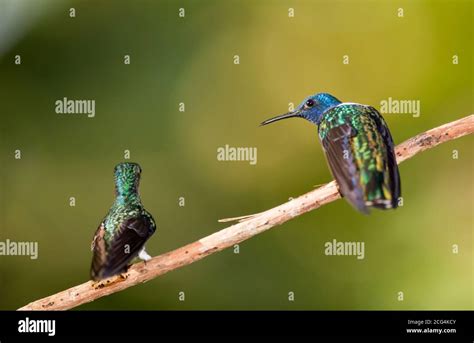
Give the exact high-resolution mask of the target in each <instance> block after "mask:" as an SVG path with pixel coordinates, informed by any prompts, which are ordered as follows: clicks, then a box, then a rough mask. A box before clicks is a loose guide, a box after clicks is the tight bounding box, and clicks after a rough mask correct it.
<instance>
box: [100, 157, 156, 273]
mask: <svg viewBox="0 0 474 343" xmlns="http://www.w3.org/2000/svg"><path fill="white" fill-rule="evenodd" d="M141 173H142V169H141V168H140V166H139V165H138V164H137V163H119V164H117V165H116V166H115V169H114V177H115V202H114V203H113V205H112V207H111V208H110V210H109V213H108V214H107V215H106V216H105V218H104V219H103V220H102V222H101V223H100V225H99V227H98V228H97V231H96V233H95V235H94V238H93V240H92V244H91V250H92V251H93V257H92V265H91V278H92V280H95V281H97V280H101V279H105V278H108V277H111V276H114V275H117V274H121V273H124V272H126V270H127V268H128V266H129V263H130V262H131V261H132V260H133V259H135V258H136V257H138V258H140V259H142V260H144V261H145V262H146V261H148V260H149V259H151V256H150V255H148V254H147V252H146V251H145V242H146V241H147V240H148V239H149V238H150V237H151V235H153V233H154V232H155V230H156V224H155V221H154V219H153V217H152V215H151V214H150V213H148V212H147V211H146V210H145V208H144V207H143V205H142V202H141V200H140V195H139V193H138V185H139V182H140V175H141Z"/></svg>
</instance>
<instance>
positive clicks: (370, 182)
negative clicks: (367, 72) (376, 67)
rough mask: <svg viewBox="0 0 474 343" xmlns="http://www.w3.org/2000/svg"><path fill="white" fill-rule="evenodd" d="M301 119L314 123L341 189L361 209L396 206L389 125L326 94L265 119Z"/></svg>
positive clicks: (397, 178) (397, 177)
mask: <svg viewBox="0 0 474 343" xmlns="http://www.w3.org/2000/svg"><path fill="white" fill-rule="evenodd" d="M293 117H298V118H304V119H306V120H308V121H310V122H312V123H313V124H316V125H317V126H318V135H319V139H320V141H321V143H322V145H323V149H324V152H325V153H326V158H327V161H328V164H329V168H330V169H331V172H332V175H333V176H334V178H335V179H336V181H337V184H338V187H339V192H340V193H341V195H342V196H344V197H345V198H346V199H347V201H349V203H350V204H351V205H352V206H353V207H354V208H356V209H357V210H359V211H360V212H362V213H364V214H368V213H369V210H368V207H376V208H380V209H389V208H396V207H397V206H398V198H399V197H400V175H399V173H398V166H397V162H396V159H395V152H394V144H393V140H392V136H391V134H390V131H389V130H388V127H387V124H386V123H385V121H384V119H383V118H382V116H381V115H380V113H379V112H378V111H377V110H376V109H375V108H373V107H371V106H367V105H361V104H356V103H347V102H345V103H343V102H341V101H339V100H338V99H336V98H335V97H334V96H332V95H330V94H327V93H318V94H315V95H313V96H310V97H308V98H306V99H305V100H304V101H303V102H302V103H301V104H300V105H299V106H298V108H297V109H296V110H294V111H293V112H289V113H287V114H283V115H280V116H277V117H274V118H271V119H268V120H265V121H264V122H263V123H262V124H261V125H267V124H270V123H273V122H275V121H278V120H281V119H286V118H293Z"/></svg>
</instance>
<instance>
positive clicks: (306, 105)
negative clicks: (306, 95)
mask: <svg viewBox="0 0 474 343" xmlns="http://www.w3.org/2000/svg"><path fill="white" fill-rule="evenodd" d="M304 105H305V107H306V108H310V107H313V106H314V100H313V99H308V101H306V103H305V104H304Z"/></svg>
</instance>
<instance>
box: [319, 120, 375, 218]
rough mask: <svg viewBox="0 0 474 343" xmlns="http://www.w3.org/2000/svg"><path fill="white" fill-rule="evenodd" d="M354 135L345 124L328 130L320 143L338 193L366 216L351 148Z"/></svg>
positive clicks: (353, 130)
mask: <svg viewBox="0 0 474 343" xmlns="http://www.w3.org/2000/svg"><path fill="white" fill-rule="evenodd" d="M356 135H357V131H356V130H355V129H354V128H353V127H352V126H351V125H350V124H349V123H345V124H342V125H339V126H336V127H333V128H331V129H329V130H328V131H327V132H326V134H325V136H324V137H323V138H322V140H321V142H322V144H323V148H324V151H325V152H326V158H327V161H328V164H329V167H330V169H331V172H332V174H333V176H334V178H335V179H336V181H337V183H338V186H339V191H340V192H341V194H342V195H343V196H344V197H345V198H346V199H347V200H348V201H349V203H350V204H351V205H352V206H354V208H356V209H357V210H359V211H360V212H362V213H366V214H367V213H368V210H367V207H366V205H365V199H364V193H363V188H362V187H361V185H360V183H359V171H358V169H357V164H356V161H355V157H354V154H353V148H352V138H353V137H354V136H356Z"/></svg>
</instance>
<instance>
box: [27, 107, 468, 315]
mask: <svg viewBox="0 0 474 343" xmlns="http://www.w3.org/2000/svg"><path fill="white" fill-rule="evenodd" d="M473 132H474V115H472V114H471V115H469V116H467V117H465V118H462V119H459V120H456V121H453V122H450V123H448V124H445V125H442V126H439V127H437V128H434V129H431V130H429V131H426V132H423V133H420V134H419V135H417V136H415V137H413V138H410V139H408V140H407V141H405V142H403V143H401V144H400V145H398V146H397V147H396V155H397V162H398V163H401V162H403V161H405V160H407V159H409V158H411V157H413V156H414V155H416V154H418V153H420V152H422V151H425V150H427V149H430V148H433V147H435V146H437V145H439V144H441V143H444V142H447V141H450V140H453V139H456V138H459V137H462V136H465V135H469V134H471V133H473ZM339 198H340V195H339V193H338V190H337V187H336V182H335V181H331V182H329V183H327V184H325V185H323V186H321V187H319V188H317V189H314V190H312V191H310V192H308V193H306V194H303V195H301V196H299V197H298V198H295V199H293V200H291V201H288V202H286V203H284V204H282V205H279V206H276V207H274V208H272V209H269V210H267V211H264V212H261V213H257V214H255V215H250V216H244V217H238V218H235V219H236V220H238V219H240V220H241V222H239V223H237V224H235V225H232V226H230V227H227V228H225V229H222V230H220V231H218V232H216V233H214V234H212V235H210V236H207V237H204V238H202V239H200V240H198V241H196V242H193V243H191V244H188V245H186V246H183V247H181V248H178V249H176V250H173V251H170V252H168V253H165V254H162V255H160V256H156V257H154V258H152V259H151V260H150V261H148V262H147V263H146V264H144V263H143V262H141V263H137V264H134V265H133V266H132V267H130V268H129V270H128V271H127V273H126V274H125V275H124V276H120V277H115V278H110V279H107V280H103V281H101V282H100V283H94V282H92V281H88V282H85V283H83V284H81V285H78V286H74V287H71V288H69V289H66V290H64V291H62V292H59V293H56V294H53V295H51V296H48V297H46V298H43V299H39V300H36V301H34V302H32V303H30V304H28V305H26V306H23V307H22V308H20V309H19V310H67V309H70V308H73V307H76V306H79V305H81V304H85V303H88V302H91V301H93V300H95V299H98V298H101V297H104V296H107V295H109V294H112V293H116V292H120V291H122V290H124V289H126V288H129V287H132V286H135V285H137V284H139V283H142V282H146V281H149V280H152V279H154V278H155V277H157V276H159V275H162V274H165V273H167V272H169V271H172V270H175V269H178V268H181V267H183V266H186V265H188V264H191V263H193V262H196V261H198V260H200V259H202V258H204V257H206V256H208V255H211V254H213V253H216V252H218V251H221V250H223V249H225V248H228V247H230V246H233V245H234V244H237V243H240V242H242V241H245V240H246V239H249V238H251V237H253V236H255V235H258V234H259V233H262V232H264V231H266V230H268V229H270V228H272V227H275V226H277V225H280V224H283V223H285V222H286V221H288V220H290V219H292V218H294V217H296V216H299V215H302V214H303V213H306V212H309V211H312V210H314V209H316V208H318V207H321V206H322V205H325V204H327V203H329V202H331V201H334V200H336V199H339ZM231 219H232V218H231Z"/></svg>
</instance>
